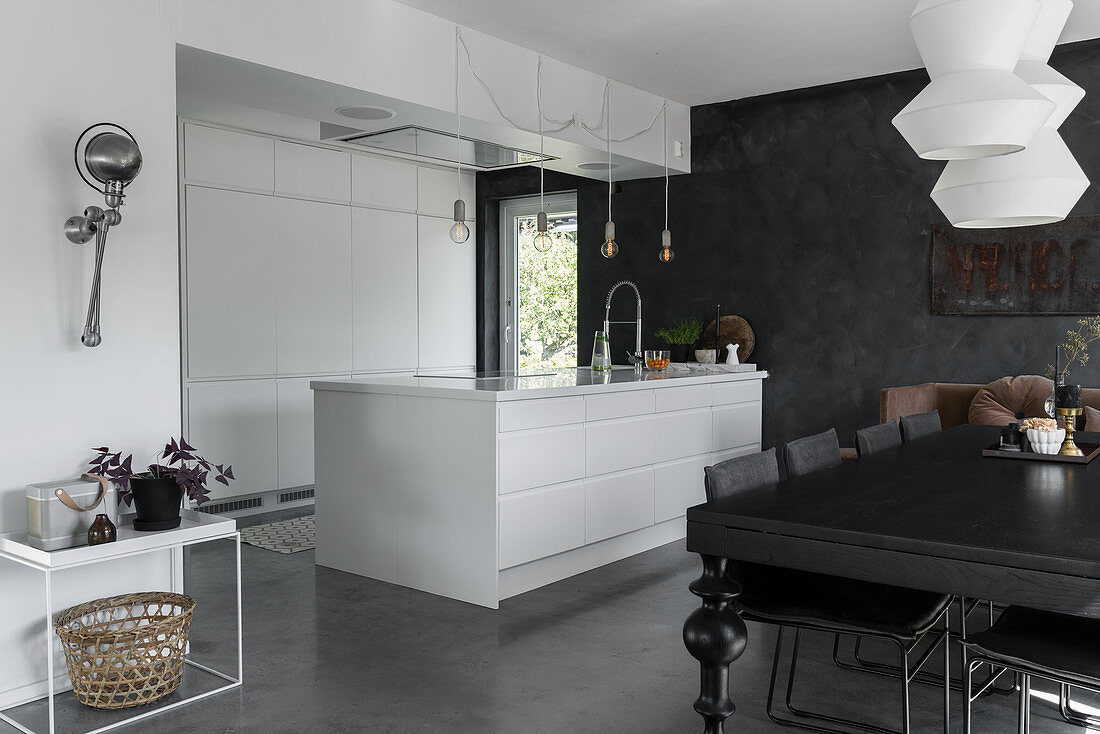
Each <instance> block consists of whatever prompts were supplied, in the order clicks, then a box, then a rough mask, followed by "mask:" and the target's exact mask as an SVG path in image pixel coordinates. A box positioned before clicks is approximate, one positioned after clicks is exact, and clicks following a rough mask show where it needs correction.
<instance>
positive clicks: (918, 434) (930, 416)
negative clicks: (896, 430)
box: [901, 410, 943, 443]
mask: <svg viewBox="0 0 1100 734" xmlns="http://www.w3.org/2000/svg"><path fill="white" fill-rule="evenodd" d="M942 430H943V427H942V426H941V424H940V412H939V411H938V410H933V411H930V412H928V413H917V414H916V415H906V416H902V418H901V438H902V440H903V441H905V442H906V443H909V442H910V441H916V440H917V439H918V438H924V437H925V436H931V435H932V434H934V433H939V432H940V431H942Z"/></svg>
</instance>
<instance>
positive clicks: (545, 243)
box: [532, 212, 554, 252]
mask: <svg viewBox="0 0 1100 734" xmlns="http://www.w3.org/2000/svg"><path fill="white" fill-rule="evenodd" d="M536 229H537V230H538V231H537V232H536V233H535V240H534V242H533V243H532V244H533V245H534V247H535V249H536V250H538V251H539V252H549V251H550V248H551V247H553V246H554V240H553V239H551V238H550V232H549V229H548V228H547V226H546V212H539V216H538V224H537V225H536Z"/></svg>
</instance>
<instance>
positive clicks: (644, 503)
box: [584, 467, 653, 543]
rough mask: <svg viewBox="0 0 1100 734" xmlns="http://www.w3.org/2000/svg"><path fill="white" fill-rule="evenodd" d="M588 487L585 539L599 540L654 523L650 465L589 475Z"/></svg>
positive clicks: (588, 540)
mask: <svg viewBox="0 0 1100 734" xmlns="http://www.w3.org/2000/svg"><path fill="white" fill-rule="evenodd" d="M584 488H585V518H586V520H585V534H584V537H585V542H587V543H595V542H596V541H599V540H605V539H607V538H613V537H615V536H616V535H622V534H623V533H629V532H631V531H632V530H640V529H641V528H646V527H649V526H650V525H652V524H653V470H652V469H651V468H650V467H646V468H645V469H637V470H635V471H628V472H622V473H620V474H614V475H612V476H609V477H600V478H599V479H588V480H585V483H584Z"/></svg>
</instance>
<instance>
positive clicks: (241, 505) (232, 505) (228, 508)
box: [195, 497, 264, 515]
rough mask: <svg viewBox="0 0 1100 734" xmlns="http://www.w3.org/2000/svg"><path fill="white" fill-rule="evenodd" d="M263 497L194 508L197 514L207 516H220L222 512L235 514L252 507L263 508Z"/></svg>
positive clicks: (208, 504)
mask: <svg viewBox="0 0 1100 734" xmlns="http://www.w3.org/2000/svg"><path fill="white" fill-rule="evenodd" d="M263 506H264V498H263V497H249V498H248V499H246V500H232V501H230V502H217V503H214V504H210V503H207V504H205V505H202V506H201V507H196V508H195V509H197V510H198V511H199V512H205V513H207V514H208V515H220V514H222V513H223V512H237V511H238V510H251V509H253V508H254V507H263Z"/></svg>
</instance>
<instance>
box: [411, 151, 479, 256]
mask: <svg viewBox="0 0 1100 734" xmlns="http://www.w3.org/2000/svg"><path fill="white" fill-rule="evenodd" d="M459 175H460V174H458V173H457V172H456V171H455V170H454V169H446V168H431V167H430V166H420V167H419V170H418V171H417V186H416V189H417V204H416V210H417V211H418V212H420V213H421V214H429V215H431V216H435V217H446V218H447V219H451V218H452V217H454V207H455V199H456V198H458V193H459V183H458V182H459V179H458V176H459ZM461 176H462V179H461V180H462V200H463V201H464V202H466V223H467V224H469V222H470V221H471V220H473V219H476V217H475V215H474V212H475V210H476V209H477V207H476V205H475V204H476V202H475V200H474V199H475V197H476V196H477V193H476V188H475V182H476V179H475V178H474V174H472V173H463V174H461ZM471 239H473V237H472V236H471Z"/></svg>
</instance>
